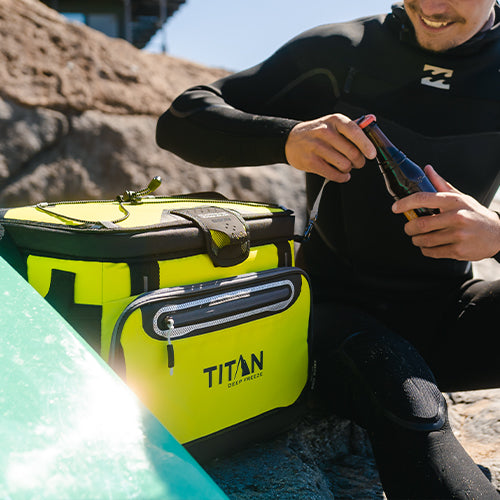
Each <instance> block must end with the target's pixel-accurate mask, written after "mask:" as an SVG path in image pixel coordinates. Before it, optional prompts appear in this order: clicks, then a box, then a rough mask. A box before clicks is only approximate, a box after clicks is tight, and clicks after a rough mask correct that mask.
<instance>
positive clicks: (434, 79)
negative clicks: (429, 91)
mask: <svg viewBox="0 0 500 500" xmlns="http://www.w3.org/2000/svg"><path fill="white" fill-rule="evenodd" d="M424 73H427V74H428V76H424V77H423V78H422V80H420V83H421V84H422V85H428V86H429V87H435V88H436V89H442V90H450V78H451V77H452V76H453V70H452V69H446V68H440V67H439V66H432V65H430V64H426V65H424ZM429 73H430V75H429Z"/></svg>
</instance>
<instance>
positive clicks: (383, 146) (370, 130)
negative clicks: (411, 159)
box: [363, 122, 405, 170]
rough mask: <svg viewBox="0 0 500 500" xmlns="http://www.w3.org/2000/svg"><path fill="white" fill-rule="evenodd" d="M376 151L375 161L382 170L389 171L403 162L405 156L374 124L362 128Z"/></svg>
mask: <svg viewBox="0 0 500 500" xmlns="http://www.w3.org/2000/svg"><path fill="white" fill-rule="evenodd" d="M363 130H364V132H365V134H366V135H367V136H368V138H369V139H370V140H371V141H372V143H373V145H374V146H375V148H376V150H377V160H378V162H379V165H380V167H381V168H382V169H384V170H385V169H391V168H394V167H395V166H396V165H399V163H401V161H403V160H404V158H405V155H404V153H402V152H401V151H400V150H399V149H398V148H397V147H396V146H394V144H393V143H392V142H391V141H390V140H389V139H388V138H387V136H386V135H385V134H384V133H383V132H382V130H380V128H379V126H378V125H377V123H376V122H372V123H369V124H368V125H366V127H364V128H363Z"/></svg>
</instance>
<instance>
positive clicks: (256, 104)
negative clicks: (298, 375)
mask: <svg viewBox="0 0 500 500" xmlns="http://www.w3.org/2000/svg"><path fill="white" fill-rule="evenodd" d="M499 88H500V6H499V5H498V4H496V3H495V1H494V0H405V2H404V6H403V5H400V4H398V5H395V6H393V9H392V13H391V14H389V15H387V16H375V17H370V18H364V19H360V20H356V21H353V22H350V23H342V24H336V25H327V26H321V27H318V28H315V29H313V30H310V31H309V32H306V33H304V34H302V35H300V36H298V37H296V38H295V39H293V40H291V41H290V42H289V43H288V44H286V45H285V46H284V47H282V48H281V49H279V50H278V51H277V52H276V53H275V54H273V55H272V56H271V57H270V58H269V59H268V60H266V61H264V62H263V63H262V64H260V65H258V66H256V67H254V68H251V69H249V70H247V71H244V72H241V73H238V74H235V75H232V76H229V77H228V78H225V79H223V80H220V81H218V82H215V83H214V84H212V85H210V86H200V87H195V88H193V89H189V90H187V91H186V92H184V93H183V94H182V95H181V96H179V98H178V99H177V100H176V101H175V102H174V103H173V105H172V107H171V108H170V109H169V110H168V111H167V112H166V113H165V114H164V115H163V116H162V117H161V118H160V120H159V122H158V129H157V142H158V144H159V145H160V146H161V147H164V148H166V149H169V150H171V151H173V152H174V153H176V154H178V155H180V156H182V157H184V158H185V159H187V160H188V161H192V162H194V163H198V164H201V165H205V166H209V167H210V166H215V167H226V166H227V167H229V166H241V165H262V164H270V163H283V162H286V163H288V164H289V165H291V166H292V167H295V168H297V169H300V170H303V171H306V172H307V173H308V174H307V186H306V188H307V195H308V204H309V208H311V206H312V203H313V201H314V200H315V199H316V198H317V196H318V193H319V192H320V189H321V186H322V185H323V182H324V179H325V178H326V179H329V180H330V181H331V182H329V183H328V184H326V186H325V188H324V191H323V195H322V198H321V203H320V206H319V217H318V219H317V222H316V224H315V229H314V230H313V233H312V236H311V239H310V241H307V242H305V243H304V244H303V248H302V249H303V252H304V260H305V265H306V268H307V271H308V272H309V275H310V277H311V280H312V287H313V292H314V301H315V307H314V314H315V325H316V326H315V330H316V331H315V335H316V339H317V345H316V352H317V357H318V391H319V395H320V397H321V398H322V400H323V401H325V402H326V403H328V404H329V405H330V406H331V407H332V408H333V410H334V411H335V412H337V413H339V414H342V415H345V416H348V417H350V418H353V419H354V420H355V421H357V422H358V423H359V424H361V425H363V426H364V427H365V428H366V429H367V431H368V433H369V435H370V439H371V442H372V445H373V450H374V454H375V458H376V461H377V465H378V468H379V471H380V477H381V480H382V484H383V487H384V490H385V492H386V494H387V496H388V497H389V498H418V499H422V498H464V499H465V498H488V499H489V498H498V493H497V492H496V490H495V489H494V488H493V487H492V486H491V484H490V483H489V481H488V480H487V479H486V477H485V476H484V474H483V473H482V472H481V471H480V470H479V468H478V467H477V466H476V465H475V464H474V463H473V461H472V459H471V458H470V457H469V456H468V455H467V453H466V452H465V451H464V450H463V448H462V447H461V445H460V444H459V443H458V442H457V440H456V439H455V437H454V435H453V433H452V431H451V429H450V426H449V423H448V416H447V410H446V403H445V400H444V398H443V396H442V394H441V392H440V391H456V390H468V389H476V388H490V387H499V386H500V368H499V364H498V355H497V352H496V350H495V349H494V348H492V346H493V345H494V342H495V341H496V339H495V337H496V333H495V332H496V330H497V326H496V322H497V313H496V311H497V310H498V308H499V307H500V282H486V281H479V280H474V279H473V276H472V273H471V266H470V262H469V261H471V260H480V259H483V258H487V257H492V256H498V254H499V252H500V218H499V216H498V214H496V213H495V212H493V211H491V210H489V209H488V208H486V207H487V206H488V205H489V203H490V202H491V200H492V198H493V196H494V194H495V193H496V191H497V189H498V185H499V180H500V169H499V158H500V97H499V96H500V93H499V92H498V89H499ZM366 113H373V114H375V115H376V116H377V120H378V122H379V125H380V127H381V128H382V130H384V132H385V133H386V134H387V135H388V136H389V138H390V139H391V140H392V141H393V142H394V143H395V144H396V145H398V146H399V147H400V148H401V149H402V150H403V151H404V152H405V153H406V154H407V155H408V156H409V157H410V158H412V159H413V160H414V161H415V162H416V163H418V164H420V165H428V164H432V165H433V166H434V167H435V168H436V170H434V168H432V167H430V166H427V167H426V173H427V175H428V176H429V178H430V180H431V181H432V183H433V184H434V186H435V187H436V188H437V191H438V192H437V193H418V194H414V195H412V196H409V197H407V198H404V199H402V200H399V201H398V202H396V203H393V201H392V199H391V198H390V196H389V195H388V194H387V192H386V190H385V186H384V183H383V180H382V177H381V175H380V173H379V171H378V167H377V166H376V164H375V163H374V162H373V158H374V157H375V149H374V147H373V145H372V144H371V142H370V141H369V140H368V139H367V137H366V136H365V135H364V133H363V131H362V130H361V129H360V128H359V127H358V126H357V125H356V123H355V122H354V121H353V120H355V119H356V118H358V117H359V116H361V115H363V114H366ZM366 159H368V160H369V161H368V162H366V163H367V164H366V165H365V160H366ZM436 171H438V172H439V174H438V173H437V172H436ZM419 207H428V208H436V209H439V214H437V215H432V216H427V217H421V218H419V219H417V220H412V221H409V222H407V221H406V220H405V219H404V217H403V216H402V215H401V214H402V213H403V212H405V211H408V210H411V209H415V208H419Z"/></svg>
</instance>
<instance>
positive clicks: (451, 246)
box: [392, 165, 500, 261]
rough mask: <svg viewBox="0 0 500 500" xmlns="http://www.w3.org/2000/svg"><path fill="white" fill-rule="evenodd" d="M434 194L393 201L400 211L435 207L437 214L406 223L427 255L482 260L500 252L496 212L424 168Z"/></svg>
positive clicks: (432, 171) (431, 169) (417, 194)
mask: <svg viewBox="0 0 500 500" xmlns="http://www.w3.org/2000/svg"><path fill="white" fill-rule="evenodd" d="M425 173H426V174H427V176H428V177H429V180H430V181H431V182H432V184H433V185H434V187H435V188H436V189H437V191H438V192H437V193H415V194H412V195H410V196H408V197H406V198H402V199H401V200H398V201H397V202H395V203H394V204H393V206H392V210H393V212H395V213H403V212H406V211H408V210H413V209H416V208H421V207H425V208H438V209H439V210H440V213H439V214H436V215H430V216H425V217H418V218H416V219H414V220H411V221H409V222H407V223H406V225H405V232H406V234H408V235H409V236H411V238H412V241H413V244H414V245H416V246H417V247H420V250H421V251H422V253H423V254H424V255H425V256H427V257H433V258H436V259H443V258H449V259H456V260H471V261H476V260H481V259H485V258H488V257H492V256H493V255H495V254H496V253H497V252H498V251H500V218H499V216H498V214H497V213H496V212H493V211H492V210H489V209H488V208H486V207H485V206H483V205H481V204H480V203H479V202H478V201H476V200H475V199H474V198H472V197H471V196H468V195H466V194H464V193H461V192H460V191H459V190H458V189H455V188H454V187H453V186H452V185H451V184H450V183H449V182H447V181H445V180H444V179H443V178H442V177H441V176H439V175H438V174H437V173H436V171H435V170H434V169H433V168H432V167H431V166H430V165H427V166H426V167H425Z"/></svg>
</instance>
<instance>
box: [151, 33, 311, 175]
mask: <svg viewBox="0 0 500 500" xmlns="http://www.w3.org/2000/svg"><path fill="white" fill-rule="evenodd" d="M308 51H311V37H309V36H299V37H297V38H296V39H294V40H292V41H291V42H289V43H288V44H286V45H285V46H283V47H282V48H281V49H280V50H278V51H277V52H276V53H275V54H273V55H272V56H271V57H270V58H269V59H267V60H266V61H264V62H263V63H262V64H260V65H257V66H255V67H253V68H250V69H249V70H246V71H243V72H240V73H236V74H234V75H231V76H229V77H227V78H224V79H221V80H219V81H217V82H215V83H213V84H211V85H208V86H198V87H193V88H190V89H188V90H187V91H185V92H184V93H183V94H181V95H180V96H179V97H178V98H177V99H176V100H175V101H174V102H173V103H172V105H171V107H170V108H169V109H168V110H167V111H166V112H165V113H164V114H163V115H162V116H161V117H160V118H159V120H158V124H157V133H156V140H157V143H158V145H159V146H160V147H162V148H164V149H167V150H169V151H171V152H173V153H175V154H177V155H178V156H180V157H182V158H184V159H185V160H187V161H190V162H192V163H195V164H199V165H203V166H208V167H226V166H243V165H265V164H271V163H284V162H286V157H285V143H286V140H287V137H288V134H289V132H290V130H291V129H292V128H293V127H294V126H295V125H296V124H297V123H298V122H299V120H300V119H301V118H298V117H297V116H294V112H293V103H291V102H290V99H289V98H287V96H288V89H289V88H290V86H293V85H294V83H293V82H296V81H300V78H301V75H302V74H303V73H304V71H307V68H306V66H307V64H310V62H309V61H310V60H311V58H310V57H308V55H307V53H308Z"/></svg>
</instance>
